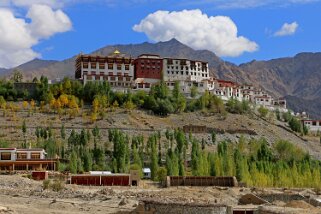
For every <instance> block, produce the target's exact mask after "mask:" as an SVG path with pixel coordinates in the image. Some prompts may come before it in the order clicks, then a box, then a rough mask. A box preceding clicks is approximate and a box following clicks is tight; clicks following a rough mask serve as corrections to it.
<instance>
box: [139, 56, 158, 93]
mask: <svg viewBox="0 0 321 214" xmlns="http://www.w3.org/2000/svg"><path fill="white" fill-rule="evenodd" d="M133 64H134V79H135V86H134V88H136V89H147V90H149V89H150V87H151V85H152V84H155V83H157V82H159V81H160V80H161V79H162V75H163V58H161V57H160V56H159V55H154V54H142V55H140V56H138V58H137V59H135V60H134V62H133Z"/></svg>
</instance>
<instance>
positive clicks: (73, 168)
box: [69, 151, 78, 174]
mask: <svg viewBox="0 0 321 214" xmlns="http://www.w3.org/2000/svg"><path fill="white" fill-rule="evenodd" d="M77 161H78V158H77V154H76V152H75V151H72V153H71V156H70V162H69V170H70V172H71V173H72V174H76V173H77V171H78V169H77V166H78V164H77Z"/></svg>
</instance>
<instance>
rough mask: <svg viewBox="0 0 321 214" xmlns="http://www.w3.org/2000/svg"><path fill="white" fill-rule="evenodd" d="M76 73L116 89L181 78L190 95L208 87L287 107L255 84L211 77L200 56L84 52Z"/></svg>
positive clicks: (222, 95) (266, 104)
mask: <svg viewBox="0 0 321 214" xmlns="http://www.w3.org/2000/svg"><path fill="white" fill-rule="evenodd" d="M75 77H76V79H78V80H80V81H82V82H83V84H86V83H87V82H89V81H107V82H108V83H109V84H110V86H111V87H112V89H113V90H115V91H119V90H120V91H127V90H129V89H131V90H145V91H149V90H150V88H151V87H152V85H155V84H157V83H159V82H160V81H164V82H165V83H166V85H167V86H168V87H169V89H171V90H172V89H173V88H174V86H175V83H176V82H177V83H178V84H179V87H180V89H181V91H182V93H183V94H185V95H186V96H190V94H191V92H192V89H193V88H195V89H196V91H197V92H198V93H199V94H202V93H205V92H206V91H208V92H209V93H211V94H214V95H216V96H219V97H220V98H222V100H223V101H228V100H229V99H231V98H232V99H237V100H239V101H242V100H247V101H249V102H251V103H253V104H255V105H257V106H261V105H262V106H264V107H267V108H269V109H270V110H275V109H279V110H280V111H281V112H285V111H287V109H286V100H285V99H283V98H280V99H277V100H274V99H273V97H272V96H271V95H269V93H267V92H266V91H264V90H262V89H260V88H256V87H254V86H253V85H251V84H244V85H239V84H238V83H235V82H232V81H227V80H221V79H216V78H213V77H210V74H209V67H208V63H207V62H204V61H200V60H191V59H184V58H169V57H165V58H163V57H161V56H159V55H156V54H142V55H140V56H138V57H137V58H136V59H134V58H132V57H131V56H129V55H126V54H123V53H120V52H119V51H118V50H115V51H114V52H113V53H111V54H109V55H108V56H98V55H84V54H80V55H78V57H77V59H76V72H75Z"/></svg>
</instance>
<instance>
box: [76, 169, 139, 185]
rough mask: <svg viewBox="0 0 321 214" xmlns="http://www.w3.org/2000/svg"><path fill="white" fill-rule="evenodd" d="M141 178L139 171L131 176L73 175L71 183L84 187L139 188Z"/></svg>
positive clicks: (133, 171)
mask: <svg viewBox="0 0 321 214" xmlns="http://www.w3.org/2000/svg"><path fill="white" fill-rule="evenodd" d="M139 181H140V176H139V172H138V171H137V170H131V171H130V174H104V173H102V174H81V175H72V176H71V177H70V183H71V184H76V185H84V186H139Z"/></svg>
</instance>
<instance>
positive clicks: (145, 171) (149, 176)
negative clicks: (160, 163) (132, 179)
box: [143, 168, 152, 179]
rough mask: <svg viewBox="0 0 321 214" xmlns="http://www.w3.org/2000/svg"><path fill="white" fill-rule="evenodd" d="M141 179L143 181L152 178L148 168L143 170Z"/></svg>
mask: <svg viewBox="0 0 321 214" xmlns="http://www.w3.org/2000/svg"><path fill="white" fill-rule="evenodd" d="M143 177H144V178H145V179H150V178H151V177H152V171H151V170H150V168H143Z"/></svg>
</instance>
